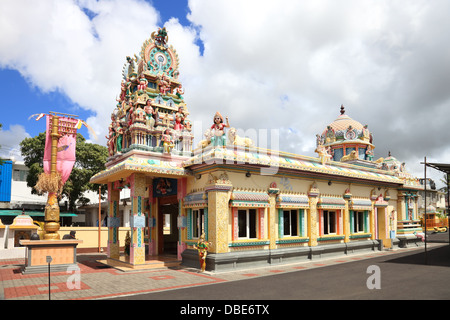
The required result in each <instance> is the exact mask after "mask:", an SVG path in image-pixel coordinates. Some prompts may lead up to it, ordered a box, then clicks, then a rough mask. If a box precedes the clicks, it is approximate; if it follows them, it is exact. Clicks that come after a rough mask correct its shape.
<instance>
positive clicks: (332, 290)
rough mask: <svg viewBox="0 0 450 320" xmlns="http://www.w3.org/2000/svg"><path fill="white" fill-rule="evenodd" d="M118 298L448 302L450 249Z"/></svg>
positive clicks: (389, 256) (422, 250) (408, 253)
mask: <svg viewBox="0 0 450 320" xmlns="http://www.w3.org/2000/svg"><path fill="white" fill-rule="evenodd" d="M370 266H375V267H370ZM369 267H370V268H369ZM374 269H376V270H377V271H376V272H375V271H373V270H374ZM377 275H379V277H377V278H375V277H376V276H377ZM369 278H370V279H369ZM368 282H369V286H372V287H373V286H374V285H376V284H379V288H376V287H375V288H372V289H369V288H368V284H367V283H368ZM116 299H118V300H197V301H199V300H200V301H208V300H239V301H242V300H247V301H259V300H448V299H450V247H449V245H448V244H443V245H439V246H438V247H432V248H430V247H428V250H427V254H425V250H424V248H419V249H418V250H413V251H408V252H403V253H398V254H390V255H386V256H379V257H375V258H371V259H364V260H359V261H354V262H348V263H343V264H336V265H332V266H327V267H320V268H313V269H307V270H301V271H293V272H287V273H282V274H275V275H271V276H266V277H261V278H252V279H248V280H240V281H230V282H225V283H218V284H213V285H206V286H201V287H193V288H186V289H178V290H170V291H164V292H156V293H149V294H142V295H133V296H129V297H121V298H116Z"/></svg>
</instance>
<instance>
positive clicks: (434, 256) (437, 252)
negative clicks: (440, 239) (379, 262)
mask: <svg viewBox="0 0 450 320" xmlns="http://www.w3.org/2000/svg"><path fill="white" fill-rule="evenodd" d="M386 262H388V263H404V264H420V265H432V266H440V267H450V246H449V245H443V246H439V247H434V248H427V252H426V253H425V247H424V248H423V251H422V252H420V253H416V254H409V255H404V256H401V257H399V258H395V259H391V260H386Z"/></svg>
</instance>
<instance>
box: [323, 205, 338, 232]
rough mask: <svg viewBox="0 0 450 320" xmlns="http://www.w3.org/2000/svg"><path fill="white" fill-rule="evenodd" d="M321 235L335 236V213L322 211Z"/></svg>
mask: <svg viewBox="0 0 450 320" xmlns="http://www.w3.org/2000/svg"><path fill="white" fill-rule="evenodd" d="M322 214H323V234H336V221H337V220H336V216H337V215H336V211H330V210H323V213H322Z"/></svg>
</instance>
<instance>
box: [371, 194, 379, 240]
mask: <svg viewBox="0 0 450 320" xmlns="http://www.w3.org/2000/svg"><path fill="white" fill-rule="evenodd" d="M381 197H382V195H381V194H380V198H381ZM377 199H378V196H377V194H376V191H375V189H374V190H373V191H372V193H371V194H370V200H371V201H372V209H371V210H370V213H369V220H370V233H371V235H372V236H371V237H370V239H372V240H375V239H377V235H376V230H377V228H376V223H375V217H376V216H377V213H376V209H375V201H377Z"/></svg>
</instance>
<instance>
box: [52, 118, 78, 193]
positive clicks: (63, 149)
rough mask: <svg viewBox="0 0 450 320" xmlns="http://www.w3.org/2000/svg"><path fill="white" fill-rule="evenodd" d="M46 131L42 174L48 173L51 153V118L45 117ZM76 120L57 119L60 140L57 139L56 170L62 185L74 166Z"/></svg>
mask: <svg viewBox="0 0 450 320" xmlns="http://www.w3.org/2000/svg"><path fill="white" fill-rule="evenodd" d="M46 118H47V119H46V121H47V126H46V128H47V130H46V139H45V150H44V172H45V173H50V170H51V169H50V168H51V160H52V159H51V153H52V137H51V135H50V134H51V126H52V123H51V122H52V116H47V117H46ZM77 122H78V121H77V120H75V119H71V118H65V117H59V125H58V132H59V134H60V138H59V139H58V147H57V156H56V170H57V171H58V172H59V173H60V174H61V177H62V183H63V184H64V183H65V182H66V181H67V179H69V176H70V173H71V172H72V168H73V165H74V164H75V146H76V128H75V125H76V124H77Z"/></svg>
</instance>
